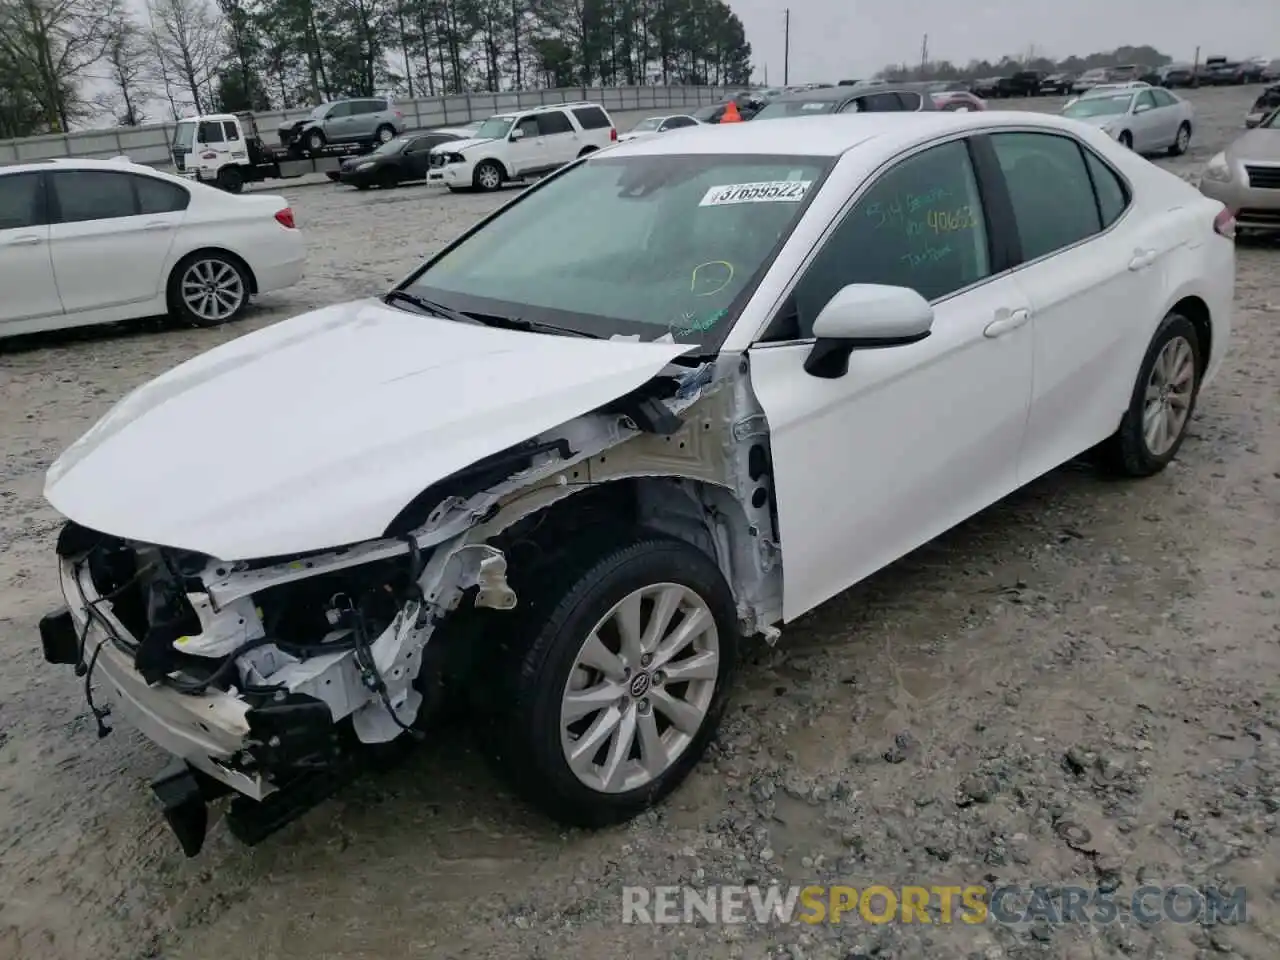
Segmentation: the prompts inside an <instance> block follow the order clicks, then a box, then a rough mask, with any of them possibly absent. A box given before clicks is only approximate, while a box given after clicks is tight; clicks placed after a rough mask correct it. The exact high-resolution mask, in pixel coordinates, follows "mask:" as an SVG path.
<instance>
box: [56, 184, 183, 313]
mask: <svg viewBox="0 0 1280 960" xmlns="http://www.w3.org/2000/svg"><path fill="white" fill-rule="evenodd" d="M47 176H48V178H49V187H50V199H51V201H52V202H51V207H50V209H51V213H52V218H51V219H52V223H51V225H50V227H49V245H50V250H51V252H52V258H53V272H54V277H55V279H56V280H57V283H58V293H59V295H60V296H61V299H62V303H63V306H64V307H65V309H66V311H67V313H77V312H79V311H82V310H95V309H100V308H105V307H114V306H119V305H121V304H128V303H144V302H146V301H149V300H154V299H156V298H157V297H159V296H161V295H162V294H163V293H164V284H165V280H166V279H167V278H166V270H167V268H168V260H169V249H170V248H171V247H172V245H173V238H174V234H175V232H176V228H177V227H178V225H179V224H180V223H181V222H182V220H183V218H184V216H185V210H186V206H187V203H188V202H189V201H190V194H189V193H187V191H186V190H185V189H184V188H183V187H180V186H178V185H177V184H172V183H169V182H168V181H167V180H160V179H158V178H154V177H147V178H145V179H144V178H143V177H142V176H141V175H139V174H133V173H126V172H124V171H115V170H53V171H50V172H49V173H48V174H47Z"/></svg>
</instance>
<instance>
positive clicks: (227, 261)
mask: <svg viewBox="0 0 1280 960" xmlns="http://www.w3.org/2000/svg"><path fill="white" fill-rule="evenodd" d="M249 289H250V283H249V275H248V272H247V271H246V270H245V268H244V266H243V265H241V263H240V262H239V261H238V260H235V259H234V258H232V257H230V256H229V255H227V254H225V253H220V252H218V251H213V250H209V251H199V252H196V253H193V254H191V256H189V257H187V258H185V259H184V260H183V261H182V262H181V263H179V264H178V265H177V266H176V267H174V269H173V273H172V274H171V275H170V277H169V290H168V300H169V312H170V314H171V315H173V316H174V317H176V318H178V319H180V320H182V321H184V322H186V323H188V324H191V325H192V326H195V327H216V326H218V325H220V324H223V323H228V322H230V321H232V320H234V319H235V318H236V317H238V316H239V315H240V314H241V313H242V312H243V311H244V308H245V307H247V306H248V305H249Z"/></svg>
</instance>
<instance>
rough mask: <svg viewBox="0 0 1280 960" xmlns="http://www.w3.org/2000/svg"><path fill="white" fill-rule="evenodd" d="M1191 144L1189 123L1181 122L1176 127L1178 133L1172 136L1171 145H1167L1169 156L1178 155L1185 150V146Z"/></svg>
mask: <svg viewBox="0 0 1280 960" xmlns="http://www.w3.org/2000/svg"><path fill="white" fill-rule="evenodd" d="M1190 145H1191V124H1189V123H1183V124H1182V126H1180V127H1178V135H1177V136H1176V137H1175V138H1174V140H1173V143H1172V145H1170V147H1169V156H1171V157H1180V156H1182V155H1183V154H1184V153H1186V152H1187V147H1189V146H1190Z"/></svg>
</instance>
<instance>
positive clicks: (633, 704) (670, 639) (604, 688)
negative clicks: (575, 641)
mask: <svg viewBox="0 0 1280 960" xmlns="http://www.w3.org/2000/svg"><path fill="white" fill-rule="evenodd" d="M719 672H720V642H719V634H718V632H717V629H716V621H715V617H714V615H713V614H712V612H711V608H710V607H709V606H708V605H707V602H706V601H705V600H703V599H702V597H700V596H699V595H698V594H697V593H695V592H694V591H693V590H691V589H689V588H688V587H685V586H681V585H680V584H675V583H658V584H653V585H650V586H646V587H642V588H640V589H638V590H635V591H633V592H632V593H630V594H628V595H627V596H626V597H624V598H623V599H622V600H620V601H619V602H618V603H617V604H615V605H614V606H613V607H612V608H611V609H610V610H609V612H608V613H606V614H605V615H604V616H603V617H602V618H601V619H600V621H599V622H598V623H597V624H596V626H595V628H594V629H592V631H591V632H590V634H589V635H588V636H587V639H586V640H585V641H584V642H583V644H582V647H581V648H580V649H579V651H578V654H577V657H576V658H575V660H574V663H573V667H572V669H571V670H570V671H569V680H568V682H567V683H566V685H565V690H564V694H563V696H562V700H561V707H560V739H561V747H562V749H563V751H564V758H565V760H566V762H567V763H568V765H569V768H570V769H571V770H572V771H573V773H574V775H575V776H576V777H577V778H578V780H579V781H580V782H581V783H582V784H584V785H585V786H587V787H589V788H590V789H592V790H595V791H598V792H601V793H624V792H627V791H631V790H635V789H637V788H639V787H643V786H645V785H646V784H648V783H651V782H652V781H654V780H656V779H657V778H658V777H660V776H662V774H663V773H665V772H666V771H667V770H668V769H670V768H671V766H672V765H673V764H674V763H675V762H676V761H677V760H678V759H679V757H680V755H681V754H682V753H683V752H684V751H685V750H686V749H687V748H688V747H689V744H690V743H691V742H692V740H693V739H694V737H695V736H696V735H697V733H698V731H699V730H700V729H701V727H702V725H703V723H704V721H705V720H706V717H707V711H708V710H709V708H710V707H711V703H712V699H713V697H714V695H715V690H716V682H717V677H718V676H719Z"/></svg>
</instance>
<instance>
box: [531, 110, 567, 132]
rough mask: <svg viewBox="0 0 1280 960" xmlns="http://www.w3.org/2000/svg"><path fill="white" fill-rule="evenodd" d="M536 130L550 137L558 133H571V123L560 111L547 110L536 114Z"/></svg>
mask: <svg viewBox="0 0 1280 960" xmlns="http://www.w3.org/2000/svg"><path fill="white" fill-rule="evenodd" d="M538 132H539V133H541V134H542V135H543V136H544V137H551V136H555V135H556V134H560V133H573V124H572V123H570V122H569V118H568V117H566V116H565V115H564V113H562V112H561V111H559V110H549V111H547V112H546V113H540V114H538Z"/></svg>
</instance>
